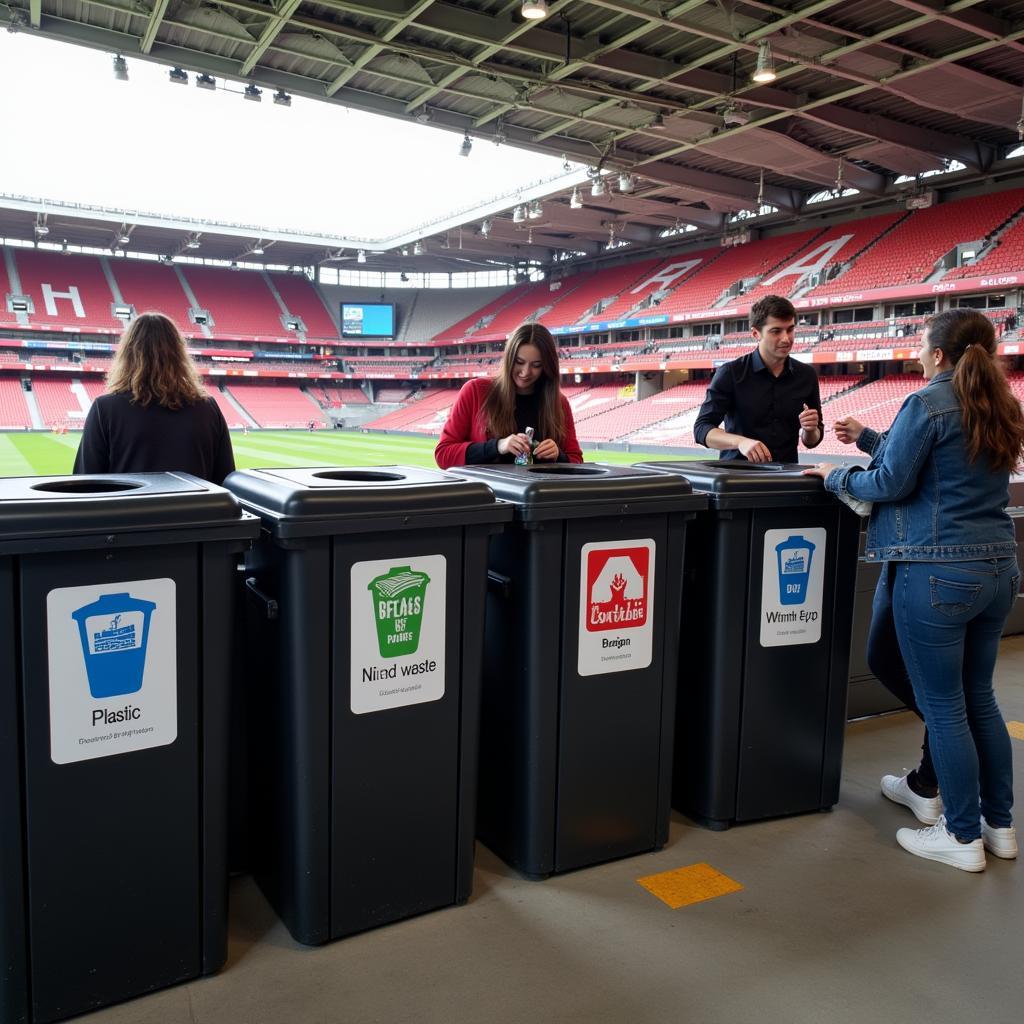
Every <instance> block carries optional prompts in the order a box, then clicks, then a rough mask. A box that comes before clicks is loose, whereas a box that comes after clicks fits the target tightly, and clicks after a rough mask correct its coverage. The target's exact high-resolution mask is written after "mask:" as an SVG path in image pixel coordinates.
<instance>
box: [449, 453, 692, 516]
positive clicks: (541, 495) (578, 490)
mask: <svg viewBox="0 0 1024 1024" xmlns="http://www.w3.org/2000/svg"><path fill="white" fill-rule="evenodd" d="M451 472H453V473H457V474H458V475H459V476H465V477H467V478H470V479H473V480H482V481H484V482H485V483H486V484H487V486H488V487H490V488H491V490H492V491H494V493H495V494H497V495H498V497H500V498H504V499H505V500H506V501H509V502H512V503H513V504H514V506H515V514H516V519H519V520H522V521H529V522H539V521H541V520H546V519H578V518H581V517H591V518H592V517H594V516H607V515H622V514H624V513H625V514H635V515H640V514H644V513H651V512H686V511H699V510H700V509H703V508H706V507H707V498H706V497H705V496H704V495H702V494H694V493H693V488H691V487H690V485H689V483H688V482H687V481H686V480H684V479H683V478H682V477H680V476H670V475H669V474H667V473H659V472H658V471H657V470H653V469H645V468H642V467H636V466H610V465H606V464H605V463H601V462H587V463H583V464H582V465H581V464H578V463H572V462H537V463H534V464H533V465H531V466H514V465H505V464H497V465H483V466H460V467H459V468H458V469H453V470H452V471H451Z"/></svg>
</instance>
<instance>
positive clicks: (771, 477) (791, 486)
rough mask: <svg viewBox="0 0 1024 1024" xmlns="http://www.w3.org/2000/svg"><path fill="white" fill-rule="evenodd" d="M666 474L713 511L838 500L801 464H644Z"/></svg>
mask: <svg viewBox="0 0 1024 1024" xmlns="http://www.w3.org/2000/svg"><path fill="white" fill-rule="evenodd" d="M640 465H642V466H647V467H649V468H651V469H657V470H660V471H661V472H665V473H679V474H681V475H682V476H685V477H686V479H687V480H689V481H690V483H691V484H692V485H693V489H694V490H695V491H702V492H704V493H706V494H707V495H708V500H709V503H710V506H711V508H719V509H741V508H782V507H786V506H791V505H794V506H807V505H830V504H832V503H833V502H835V500H836V499H835V498H834V497H833V496H832V495H831V494H829V492H828V491H826V490H825V484H824V482H823V481H822V480H821V478H820V477H816V476H804V475H803V471H804V469H806V468H807V467H806V466H803V465H801V464H800V463H799V462H788V463H787V462H766V463H760V464H758V463H754V462H746V461H744V460H742V459H725V460H718V459H711V460H707V461H693V462H642V463H640Z"/></svg>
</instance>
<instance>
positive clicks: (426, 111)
mask: <svg viewBox="0 0 1024 1024" xmlns="http://www.w3.org/2000/svg"><path fill="white" fill-rule="evenodd" d="M433 119H434V115H433V114H431V112H430V107H420V109H419V110H418V111H417V112H416V120H417V121H419V123H420V124H430V122H431V121H432V120H433Z"/></svg>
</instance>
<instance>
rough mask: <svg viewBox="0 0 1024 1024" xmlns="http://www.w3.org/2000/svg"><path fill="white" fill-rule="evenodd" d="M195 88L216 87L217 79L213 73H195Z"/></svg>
mask: <svg viewBox="0 0 1024 1024" xmlns="http://www.w3.org/2000/svg"><path fill="white" fill-rule="evenodd" d="M196 88H197V89H216V88H217V79H216V78H214V77H213V75H206V74H202V75H196Z"/></svg>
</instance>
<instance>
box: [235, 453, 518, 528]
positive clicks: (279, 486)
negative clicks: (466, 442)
mask: <svg viewBox="0 0 1024 1024" xmlns="http://www.w3.org/2000/svg"><path fill="white" fill-rule="evenodd" d="M224 486H225V487H227V488H228V489H229V490H230V491H232V492H233V493H234V494H235V495H236V496H237V497H238V499H239V501H241V503H242V506H243V507H244V508H246V509H247V510H249V511H250V512H254V513H256V515H258V516H259V517H260V518H261V519H262V520H263V525H264V527H265V528H266V529H268V530H269V531H270V532H271V534H272V535H273V536H275V537H278V538H280V539H288V538H292V537H314V536H325V535H332V534H342V533H378V532H381V531H384V530H393V529H397V528H402V527H409V528H413V529H415V528H419V527H436V526H470V525H473V524H477V523H501V522H508V521H509V520H510V519H511V518H512V510H511V509H510V508H509V507H508V506H507V505H506V504H504V503H503V502H499V501H498V500H497V499H496V498H495V496H494V494H493V493H492V492H491V490H490V489H489V488H488V487H486V486H485V485H484V484H482V483H479V482H471V481H468V480H463V479H461V478H460V477H457V476H453V475H452V474H451V473H444V472H442V471H441V470H437V469H421V468H419V467H415V466H372V467H356V466H311V467H306V468H302V469H298V468H291V469H243V470H237V471H236V472H234V473H232V474H231V475H230V476H229V477H228V478H227V480H225V481H224Z"/></svg>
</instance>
